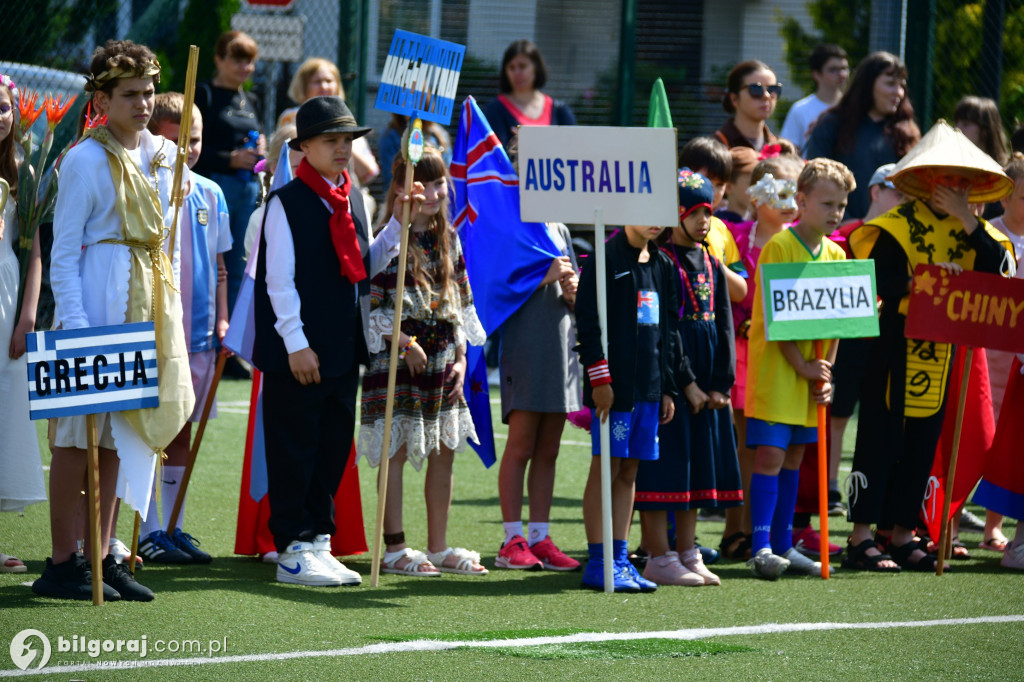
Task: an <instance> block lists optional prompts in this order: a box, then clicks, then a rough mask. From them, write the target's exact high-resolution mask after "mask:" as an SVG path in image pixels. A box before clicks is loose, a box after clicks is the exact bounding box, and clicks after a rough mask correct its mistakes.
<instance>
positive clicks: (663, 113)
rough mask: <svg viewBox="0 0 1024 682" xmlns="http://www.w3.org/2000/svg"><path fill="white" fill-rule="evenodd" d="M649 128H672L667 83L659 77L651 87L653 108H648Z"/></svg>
mask: <svg viewBox="0 0 1024 682" xmlns="http://www.w3.org/2000/svg"><path fill="white" fill-rule="evenodd" d="M647 127H648V128H672V127H674V126H673V125H672V111H671V110H670V109H669V108H668V94H667V93H666V92H665V83H664V82H662V80H661V79H660V78H659V79H658V80H656V81H654V86H653V87H651V108H650V109H648V110H647Z"/></svg>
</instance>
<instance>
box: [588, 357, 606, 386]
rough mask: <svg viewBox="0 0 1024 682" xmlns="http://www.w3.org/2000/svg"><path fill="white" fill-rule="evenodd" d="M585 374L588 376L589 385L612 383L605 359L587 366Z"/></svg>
mask: <svg viewBox="0 0 1024 682" xmlns="http://www.w3.org/2000/svg"><path fill="white" fill-rule="evenodd" d="M587 375H588V376H589V377H590V385H591V387H593V386H604V385H605V384H610V383H612V374H611V372H609V371H608V361H607V360H600V361H598V362H595V363H594V364H592V365H591V366H590V367H587Z"/></svg>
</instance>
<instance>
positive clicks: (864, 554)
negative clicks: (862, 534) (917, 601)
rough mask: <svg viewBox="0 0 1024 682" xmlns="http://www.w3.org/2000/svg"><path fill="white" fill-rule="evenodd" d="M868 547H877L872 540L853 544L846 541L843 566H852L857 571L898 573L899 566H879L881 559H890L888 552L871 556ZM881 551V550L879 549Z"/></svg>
mask: <svg viewBox="0 0 1024 682" xmlns="http://www.w3.org/2000/svg"><path fill="white" fill-rule="evenodd" d="M869 549H878V545H877V544H875V541H874V540H864V541H862V542H861V543H859V544H857V545H854V544H853V542H851V541H847V543H846V558H845V559H843V568H852V569H856V570H858V571H871V572H874V573H899V572H900V567H899V566H880V565H879V564H881V563H882V562H883V561H887V560H891V559H892V557H891V556H889V555H888V554H877V555H875V556H871V555H870V554H868V550H869ZM879 551H881V550H879Z"/></svg>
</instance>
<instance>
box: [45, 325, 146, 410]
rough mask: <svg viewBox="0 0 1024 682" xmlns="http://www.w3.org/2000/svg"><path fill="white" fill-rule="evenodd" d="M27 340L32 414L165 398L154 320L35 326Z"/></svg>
mask: <svg viewBox="0 0 1024 682" xmlns="http://www.w3.org/2000/svg"><path fill="white" fill-rule="evenodd" d="M25 341H26V349H27V353H26V355H27V359H28V400H29V416H30V417H31V418H32V419H47V418H50V417H69V416H73V415H79V414H96V413H98V412H121V411H124V410H135V409H141V408H146V407H157V406H158V405H159V404H160V398H159V393H158V388H157V362H156V332H155V330H154V327H153V323H152V322H134V323H129V324H116V325H109V326H103V327H87V328H84V329H67V330H57V331H52V332H32V333H30V334H26V335H25Z"/></svg>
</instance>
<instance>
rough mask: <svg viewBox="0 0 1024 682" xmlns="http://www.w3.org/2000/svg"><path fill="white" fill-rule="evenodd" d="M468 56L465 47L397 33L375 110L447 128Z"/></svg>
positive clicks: (385, 65)
mask: <svg viewBox="0 0 1024 682" xmlns="http://www.w3.org/2000/svg"><path fill="white" fill-rule="evenodd" d="M465 53H466V48H465V47H464V46H462V45H458V44H456V43H449V42H448V41H447V40H438V39H436V38H429V37H427V36H421V35H418V34H416V33H410V32H409V31H402V30H396V31H395V36H394V37H393V38H392V39H391V48H390V49H389V50H388V58H387V60H386V61H385V62H384V71H383V73H381V75H380V90H378V91H377V102H376V104H374V106H375V107H376V108H377V109H380V110H381V111H390V112H391V113H393V114H401V115H403V116H419V117H420V118H422V119H423V120H425V121H434V122H436V123H440V124H442V125H448V124H449V123H451V120H452V111H453V110H454V109H455V91H456V89H457V88H458V86H459V72H460V71H461V70H462V58H463V56H464V55H465Z"/></svg>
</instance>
